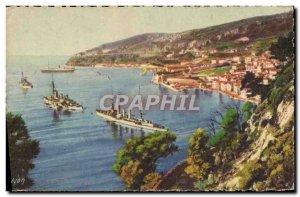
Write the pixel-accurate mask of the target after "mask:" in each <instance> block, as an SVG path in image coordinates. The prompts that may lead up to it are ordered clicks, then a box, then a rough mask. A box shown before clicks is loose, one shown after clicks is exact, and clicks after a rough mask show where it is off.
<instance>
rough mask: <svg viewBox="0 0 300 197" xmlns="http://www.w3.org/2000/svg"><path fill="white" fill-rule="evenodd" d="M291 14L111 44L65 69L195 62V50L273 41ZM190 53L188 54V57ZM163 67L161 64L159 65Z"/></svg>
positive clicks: (288, 28) (288, 25)
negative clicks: (222, 45)
mask: <svg viewBox="0 0 300 197" xmlns="http://www.w3.org/2000/svg"><path fill="white" fill-rule="evenodd" d="M292 18H293V12H292V11H291V12H284V13H280V14H275V15H267V16H257V17H252V18H247V19H242V20H238V21H233V22H229V23H225V24H220V25H216V26H210V27H206V28H201V29H192V30H187V31H183V32H179V33H144V34H140V35H135V36H132V37H129V38H126V39H122V40H118V41H115V42H110V43H105V44H101V45H99V46H97V47H94V48H92V49H89V50H86V51H84V52H80V53H78V54H75V55H74V56H73V57H71V58H70V59H69V61H68V62H67V64H68V65H74V66H78V65H81V66H89V65H94V64H97V63H149V62H151V61H153V60H156V61H159V62H162V60H164V59H176V60H178V61H179V62H180V61H182V60H186V59H192V58H193V57H192V56H191V55H190V54H192V55H193V56H194V58H197V55H194V54H195V52H196V53H197V52H198V51H199V50H206V49H207V48H210V47H215V45H216V44H218V43H228V42H229V43H231V45H234V46H235V47H236V48H239V47H240V46H244V45H243V44H240V43H237V42H239V41H238V40H239V39H243V38H244V39H246V40H247V39H248V40H249V41H248V42H247V43H248V44H251V43H254V42H255V41H257V40H265V39H269V38H274V37H275V38H277V37H279V36H283V35H285V34H287V32H289V31H291V29H292V28H293V25H294V24H293V20H291V19H292ZM189 53H190V54H189ZM162 64H163V63H162Z"/></svg>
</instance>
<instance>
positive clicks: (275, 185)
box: [155, 62, 295, 191]
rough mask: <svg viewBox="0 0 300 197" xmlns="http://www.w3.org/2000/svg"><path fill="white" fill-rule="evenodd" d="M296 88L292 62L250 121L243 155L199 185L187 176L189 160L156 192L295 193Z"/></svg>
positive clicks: (161, 184) (240, 151)
mask: <svg viewBox="0 0 300 197" xmlns="http://www.w3.org/2000/svg"><path fill="white" fill-rule="evenodd" d="M294 88H295V87H294V64H293V63H292V62H290V63H289V64H288V65H287V67H286V68H285V69H284V70H283V71H282V72H281V73H280V74H279V76H278V78H277V79H276V80H275V81H274V82H273V84H272V85H271V88H270V91H269V92H268V97H267V98H266V99H265V100H264V101H263V102H262V103H261V104H259V105H258V107H257V108H256V109H255V111H254V112H253V114H252V116H251V117H250V119H249V120H248V122H247V125H248V126H247V128H246V129H245V133H244V134H245V135H246V136H247V137H246V138H247V140H246V142H245V144H247V146H245V147H239V148H238V149H236V152H239V154H238V155H239V156H238V157H237V158H236V159H234V160H232V161H231V163H230V167H229V168H228V169H226V170H225V172H222V173H214V174H210V175H209V176H208V177H209V178H208V179H207V180H205V181H202V182H201V181H200V182H197V181H195V179H193V178H191V177H189V176H188V175H187V174H186V171H185V166H186V165H187V161H184V162H183V163H181V164H180V165H178V166H177V167H176V168H175V169H173V171H172V173H169V174H168V176H166V177H164V179H163V180H162V181H161V182H160V183H159V184H158V185H156V186H155V189H156V190H187V189H188V190H211V191H225V190H226V191H236V190H256V191H278V190H294V188H295V185H294V183H295V179H294V178H295V169H294V167H295V160H294V148H295V144H294V136H295V133H294V132H295V128H294V126H295V122H294V121H295V119H294V118H295V117H294V116H295V108H294V107H295V103H294V102H295V100H294V98H295V92H294V91H295V90H294ZM174 177H177V179H174ZM208 180H209V181H208ZM197 183H198V186H197Z"/></svg>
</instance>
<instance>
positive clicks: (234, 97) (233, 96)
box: [158, 83, 259, 105]
mask: <svg viewBox="0 0 300 197" xmlns="http://www.w3.org/2000/svg"><path fill="white" fill-rule="evenodd" d="M158 85H162V86H164V87H166V88H168V89H170V90H172V91H174V92H181V91H182V90H181V89H176V88H174V87H172V86H171V85H167V84H165V83H158ZM191 88H192V87H187V88H185V89H191ZM195 89H199V90H204V91H211V92H218V93H221V94H224V95H227V96H229V97H230V98H232V99H234V100H240V101H245V102H246V101H249V102H252V103H255V104H256V105H257V104H259V101H257V100H255V99H251V98H243V97H240V96H238V95H236V94H233V93H230V92H225V91H222V90H216V89H212V88H200V87H198V88H195Z"/></svg>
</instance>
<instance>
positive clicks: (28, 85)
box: [19, 72, 33, 89]
mask: <svg viewBox="0 0 300 197" xmlns="http://www.w3.org/2000/svg"><path fill="white" fill-rule="evenodd" d="M21 75H22V77H21V81H20V82H19V84H20V87H21V88H24V89H31V88H33V85H32V83H30V82H29V81H28V80H27V77H24V74H23V72H21Z"/></svg>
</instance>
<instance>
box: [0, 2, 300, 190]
mask: <svg viewBox="0 0 300 197" xmlns="http://www.w3.org/2000/svg"><path fill="white" fill-rule="evenodd" d="M208 4H209V5H210V6H214V5H217V6H219V5H223V6H227V5H240V6H245V5H248V6H270V5H274V6H275V5H283V6H288V5H294V6H295V7H296V9H297V8H299V7H300V6H299V4H300V1H299V0H272V1H271V0H268V1H267V0H261V1H258V0H256V1H249V0H248V1H241V0H226V1H224V0H223V1H222V0H209V1H203V0H202V1H201V0H184V1H182V0H181V1H180V0H163V1H162V0H149V1H147V2H146V1H144V2H142V1H141V0H126V1H125V0H123V1H122V0H115V1H112V0H106V1H105V2H101V1H100V0H81V1H78V0H42V1H41V0H26V1H24V0H23V1H22V0H2V1H0V47H1V48H0V49H1V53H0V80H1V84H0V94H1V95H0V103H1V105H0V110H1V113H0V120H1V123H0V125H1V130H0V139H1V143H0V144H1V153H2V154H1V157H0V165H1V173H0V177H1V178H0V186H1V190H0V194H1V196H8V195H12V194H9V193H8V192H6V191H5V185H6V180H5V177H6V171H5V167H6V165H5V164H6V158H5V157H6V153H5V150H6V147H5V131H6V129H5V97H6V85H5V71H6V52H5V51H6V42H5V40H6V39H5V32H6V31H5V27H6V19H5V18H6V17H5V9H6V6H7V5H44V6H47V5H56V6H61V5H110V6H117V5H144V6H152V5H164V6H167V5H174V6H182V5H190V6H195V5H197V6H199V5H200V6H205V5H208ZM298 14H299V13H298ZM298 23H299V22H298V20H297V26H298ZM297 38H299V34H298V32H297ZM297 55H298V57H299V51H298V50H297ZM297 66H298V65H297ZM298 71H299V68H298ZM298 74H299V72H298V73H297V75H298ZM298 76H299V75H298ZM297 92H299V80H298V83H297ZM297 97H298V95H297ZM298 106H299V104H298ZM297 109H298V108H297ZM298 122H299V114H298V117H297V131H299V130H298ZM296 141H297V142H296V143H297V144H299V143H300V137H299V133H298V134H297V139H296ZM297 158H299V151H297ZM297 171H298V176H297V183H298V185H297V188H298V189H299V161H298V166H297ZM99 194H100V195H110V196H111V195H113V196H115V195H119V194H105V193H99ZM14 195H15V194H14ZM19 195H20V194H19ZM27 195H28V194H27ZM29 195H32V194H29ZM42 195H43V196H44V195H47V196H48V195H51V194H35V196H42ZM56 195H64V194H63V193H57V194H56ZM85 195H86V194H79V195H78V196H85ZM129 195H133V194H132V193H130V194H129ZM134 195H141V194H134ZM148 195H149V194H148ZM150 195H158V196H162V195H166V194H150ZM169 195H173V194H169ZM197 195H205V194H204V193H199V194H197ZM210 195H212V196H215V195H219V194H216V193H210ZM238 195H240V194H238ZM248 195H249V193H248ZM263 195H266V194H256V196H263ZM280 195H282V194H280Z"/></svg>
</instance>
